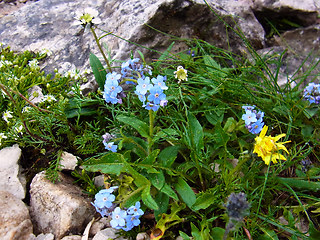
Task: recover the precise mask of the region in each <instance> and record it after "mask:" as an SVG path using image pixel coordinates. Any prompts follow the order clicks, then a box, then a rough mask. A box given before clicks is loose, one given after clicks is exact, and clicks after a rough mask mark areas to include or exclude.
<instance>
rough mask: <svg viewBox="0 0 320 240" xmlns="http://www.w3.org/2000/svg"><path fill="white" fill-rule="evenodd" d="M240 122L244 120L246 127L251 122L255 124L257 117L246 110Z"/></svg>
mask: <svg viewBox="0 0 320 240" xmlns="http://www.w3.org/2000/svg"><path fill="white" fill-rule="evenodd" d="M242 120H244V122H245V124H246V125H249V124H250V123H252V122H256V121H257V117H256V114H254V113H253V112H251V111H249V110H248V111H246V113H245V114H243V115H242Z"/></svg>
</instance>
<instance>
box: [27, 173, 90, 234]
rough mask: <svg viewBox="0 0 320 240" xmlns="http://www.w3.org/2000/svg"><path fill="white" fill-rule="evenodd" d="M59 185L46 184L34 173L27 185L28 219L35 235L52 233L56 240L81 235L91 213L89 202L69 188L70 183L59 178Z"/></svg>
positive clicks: (78, 189) (73, 187)
mask: <svg viewBox="0 0 320 240" xmlns="http://www.w3.org/2000/svg"><path fill="white" fill-rule="evenodd" d="M59 176H60V181H58V182H56V183H52V182H50V181H49V180H48V179H46V178H45V173H44V172H41V173H38V174H37V175H36V176H35V177H34V178H33V180H32V183H31V185H30V215H31V217H32V221H33V222H34V225H35V233H52V234H54V236H55V238H57V239H59V238H62V237H64V236H65V235H67V234H69V233H73V234H82V233H83V231H84V228H85V226H86V225H87V224H88V222H89V221H90V220H91V219H92V217H93V215H94V213H95V209H94V207H93V206H92V205H91V203H90V199H88V198H87V196H86V195H85V194H83V192H82V190H81V189H80V188H79V187H78V186H75V185H74V184H73V179H71V178H69V177H67V176H65V175H64V174H62V173H61V174H60V175H59Z"/></svg>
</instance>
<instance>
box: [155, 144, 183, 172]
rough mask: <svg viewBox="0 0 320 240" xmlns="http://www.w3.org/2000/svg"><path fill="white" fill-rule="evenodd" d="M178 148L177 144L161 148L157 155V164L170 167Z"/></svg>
mask: <svg viewBox="0 0 320 240" xmlns="http://www.w3.org/2000/svg"><path fill="white" fill-rule="evenodd" d="M179 149H180V147H179V146H177V145H175V146H170V147H166V148H165V149H163V150H162V151H161V152H160V154H159V156H158V159H159V164H160V165H161V166H163V167H167V168H170V167H171V165H172V164H173V163H174V161H175V160H176V158H177V155H178V152H179Z"/></svg>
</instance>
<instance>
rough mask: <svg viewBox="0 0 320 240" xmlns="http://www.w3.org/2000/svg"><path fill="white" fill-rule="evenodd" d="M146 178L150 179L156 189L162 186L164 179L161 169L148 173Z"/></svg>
mask: <svg viewBox="0 0 320 240" xmlns="http://www.w3.org/2000/svg"><path fill="white" fill-rule="evenodd" d="M148 179H149V180H150V182H151V184H152V185H153V186H154V187H155V188H156V189H158V190H160V189H161V188H162V187H163V185H164V183H165V181H166V179H165V177H164V175H163V172H162V171H160V172H159V173H149V174H148Z"/></svg>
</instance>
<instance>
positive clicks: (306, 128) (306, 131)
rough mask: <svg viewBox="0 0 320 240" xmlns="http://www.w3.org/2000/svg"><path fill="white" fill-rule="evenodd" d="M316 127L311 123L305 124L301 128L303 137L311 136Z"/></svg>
mask: <svg viewBox="0 0 320 240" xmlns="http://www.w3.org/2000/svg"><path fill="white" fill-rule="evenodd" d="M313 130H314V128H313V127H312V126H311V125H303V126H302V128H301V135H302V136H303V138H307V139H308V138H310V137H311V136H312V132H313Z"/></svg>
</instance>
